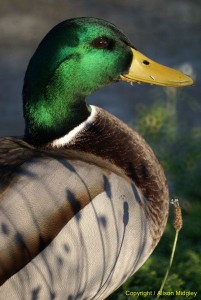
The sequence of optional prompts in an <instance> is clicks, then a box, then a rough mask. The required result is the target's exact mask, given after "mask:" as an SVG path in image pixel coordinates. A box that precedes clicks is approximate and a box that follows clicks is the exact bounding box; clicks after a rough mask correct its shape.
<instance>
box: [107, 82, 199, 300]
mask: <svg viewBox="0 0 201 300" xmlns="http://www.w3.org/2000/svg"><path fill="white" fill-rule="evenodd" d="M157 91H158V89H157ZM153 98H154V103H153V104H152V106H151V107H146V106H141V107H139V111H138V117H137V120H136V121H135V122H134V123H133V127H134V128H135V130H136V131H138V132H139V133H140V134H141V135H142V136H143V137H144V138H145V139H146V140H147V142H148V143H149V144H150V145H151V147H152V149H153V150H154V152H155V153H156V155H157V156H158V158H159V159H160V161H161V163H162V165H163V167H164V170H165V173H166V176H167V178H168V181H169V187H170V194H171V197H172V198H175V197H177V198H179V201H180V205H181V207H182V211H183V223H184V225H183V228H182V230H181V232H180V235H179V239H178V245H177V248H176V254H175V258H174V261H173V266H172V269H171V270H170V274H169V277H168V279H167V282H166V284H165V287H164V291H165V292H174V295H172V296H170V295H168V296H167V295H165V296H161V297H160V298H159V299H175V300H176V299H177V300H178V299H186V297H185V296H177V295H176V291H189V290H190V291H193V292H198V294H197V296H196V299H201V247H200V238H201V233H200V228H201V218H200V216H201V203H200V202H199V199H200V198H201V127H191V128H189V129H188V130H185V132H184V131H183V130H182V127H181V125H180V122H179V120H178V114H177V105H178V101H182V100H183V99H184V98H185V99H186V95H185V94H183V92H182V90H179V91H178V90H176V89H175V88H171V89H170V88H169V89H164V90H163V91H162V93H161V92H160V93H159V94H158V92H156V90H154V94H153ZM159 99H160V101H159ZM161 99H163V100H161ZM196 102H197V101H196V99H191V103H193V105H194V106H196ZM170 208H171V207H170ZM172 221H173V213H172V210H171V209H170V218H169V221H168V224H167V227H166V230H165V232H164V235H163V237H162V239H161V241H160V243H159V245H158V247H157V248H156V250H155V251H154V253H153V254H152V255H151V257H150V258H149V259H148V261H147V262H146V263H145V264H144V265H143V266H142V268H141V269H140V270H139V271H138V272H137V273H136V274H134V276H133V277H131V278H129V280H128V281H127V282H126V283H125V284H124V285H123V286H121V287H120V288H119V289H118V290H117V291H116V292H115V293H114V294H113V295H111V296H110V297H109V298H108V299H109V300H124V299H125V300H131V299H136V298H138V299H144V298H145V296H139V297H133V296H127V295H126V291H128V290H129V291H133V292H136V291H144V292H146V291H155V292H156V293H157V291H158V290H159V288H160V286H161V283H162V280H163V277H164V274H165V272H166V269H167V266H168V262H169V258H170V254H171V249H172V245H173V240H174V235H175V231H174V228H173V226H172ZM178 297H179V298H178ZM146 298H147V299H156V294H155V295H152V296H147V297H146ZM187 299H195V298H194V297H193V296H189V297H188V298H187Z"/></svg>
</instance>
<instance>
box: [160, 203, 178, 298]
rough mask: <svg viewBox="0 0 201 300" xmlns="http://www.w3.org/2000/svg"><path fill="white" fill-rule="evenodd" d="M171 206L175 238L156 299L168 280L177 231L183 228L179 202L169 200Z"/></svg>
mask: <svg viewBox="0 0 201 300" xmlns="http://www.w3.org/2000/svg"><path fill="white" fill-rule="evenodd" d="M171 204H173V205H174V223H173V224H174V229H175V231H176V232H175V238H174V243H173V247H172V253H171V257H170V261H169V264H168V267H167V271H166V273H165V276H164V279H163V281H162V284H161V287H160V289H159V291H158V293H157V298H159V297H160V296H161V295H162V292H163V289H164V286H165V283H166V280H167V278H168V275H169V272H170V269H171V266H172V262H173V258H174V254H175V250H176V246H177V240H178V236H179V231H180V230H181V228H182V226H183V221H182V212H181V207H180V206H179V200H178V199H173V200H171Z"/></svg>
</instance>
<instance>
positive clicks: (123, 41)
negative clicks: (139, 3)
mask: <svg viewBox="0 0 201 300" xmlns="http://www.w3.org/2000/svg"><path fill="white" fill-rule="evenodd" d="M117 80H125V81H128V82H131V81H132V82H136V81H140V82H147V83H151V84H156V85H164V86H174V87H177V86H185V85H191V84H192V83H193V81H192V79H191V78H189V77H188V76H186V75H184V74H182V73H181V72H178V71H175V70H173V69H170V68H167V67H165V66H162V65H160V64H158V63H156V62H154V61H153V60H151V59H149V58H148V57H145V56H144V55H143V54H141V53H140V52H139V51H137V50H136V49H135V48H134V47H132V46H131V44H130V42H129V41H128V39H127V38H126V37H125V35H124V34H122V33H121V32H120V31H119V30H118V29H117V28H116V27H115V26H114V25H113V24H111V23H109V22H107V21H104V20H100V19H95V18H77V19H71V20H67V21H64V22H62V23H60V24H59V25H57V26H56V27H54V28H53V29H52V30H51V31H50V32H49V33H48V34H47V36H46V37H45V38H44V39H43V40H42V42H41V43H40V45H39V46H38V48H37V50H36V52H35V53H34V55H33V57H32V58H31V60H30V63H29V66H28V68H27V72H26V75H25V80H24V88H23V100H24V117H25V124H26V127H25V139H26V140H27V141H28V142H30V143H32V144H34V145H39V146H40V145H43V144H46V143H47V142H50V141H53V140H54V139H57V138H59V137H61V136H63V135H65V134H66V133H68V132H69V131H70V130H72V129H73V128H74V127H76V126H77V125H79V124H80V123H81V122H83V121H84V120H86V119H87V117H88V116H89V114H90V107H89V106H87V104H86V102H85V98H86V96H88V95H90V94H91V93H92V92H94V91H95V90H97V89H100V88H102V87H104V86H106V85H108V84H110V83H112V82H113V81H117Z"/></svg>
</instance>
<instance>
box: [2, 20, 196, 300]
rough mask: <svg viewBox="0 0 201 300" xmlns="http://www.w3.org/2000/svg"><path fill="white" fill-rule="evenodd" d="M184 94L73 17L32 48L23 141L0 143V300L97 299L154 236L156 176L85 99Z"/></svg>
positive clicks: (145, 149) (123, 128) (112, 121)
mask: <svg viewBox="0 0 201 300" xmlns="http://www.w3.org/2000/svg"><path fill="white" fill-rule="evenodd" d="M117 81H126V82H145V83H150V84H156V85H164V86H174V87H177V86H178V87H179V86H186V85H191V84H192V79H191V78H189V77H188V76H186V75H184V74H182V73H180V72H178V71H176V70H173V69H170V68H167V67H165V66H162V65H160V64H157V63H156V62H154V61H152V60H150V59H149V58H147V57H146V56H144V55H143V54H141V53H140V52H139V51H138V50H137V49H136V48H135V47H134V46H133V45H132V44H131V42H130V41H129V40H128V38H127V37H126V36H125V35H124V34H123V33H122V32H121V31H119V30H118V29H117V28H116V27H115V26H114V25H113V24H111V23H109V22H107V21H104V20H101V19H96V18H75V19H70V20H67V21H64V22H62V23H60V24H58V25H57V26H55V27H54V28H53V29H52V30H51V31H50V32H49V33H48V34H47V35H46V36H45V38H44V39H43V40H42V42H41V43H40V44H39V46H38V48H37V50H36V51H35V53H34V55H33V56H32V58H31V60H30V62H29V65H28V68H27V71H26V74H25V79H24V87H23V109H24V118H25V133H24V136H23V138H15V137H3V138H1V139H0V220H1V221H0V222H1V223H0V228H1V230H0V283H1V287H0V299H1V300H5V299H25V300H26V299H41V300H44V299H62V300H63V299H68V300H70V299H82V300H84V299H89V300H91V299H105V298H106V297H107V296H108V295H110V294H111V293H112V292H113V291H114V290H115V289H117V288H118V287H119V286H120V285H121V284H122V283H123V282H124V281H126V279H127V278H129V277H130V276H131V275H133V274H134V273H135V272H136V271H137V270H138V269H139V268H140V267H141V266H142V265H143V263H144V262H145V261H146V260H147V258H148V257H149V256H150V254H151V253H152V251H153V250H154V248H155V247H156V245H157V243H158V241H159V240H160V238H161V235H162V234H163V231H164V228H165V225H166V221H167V217H168V207H169V195H168V188H167V183H166V178H165V175H164V172H163V169H162V167H161V165H160V163H159V161H158V160H157V158H156V156H155V155H154V153H153V151H152V150H151V148H150V147H149V145H148V144H147V143H146V142H145V141H144V139H143V138H142V137H141V136H140V135H139V134H138V133H137V132H135V131H134V130H133V129H131V128H129V127H128V126H127V125H126V124H124V123H123V122H122V121H120V120H119V119H117V118H116V117H114V116H113V115H111V114H110V113H108V112H107V111H105V110H103V109H101V108H99V107H96V106H92V105H88V104H87V103H86V102H85V99H86V97H87V96H88V95H90V94H91V93H92V92H94V91H95V90H98V89H101V88H102V87H104V86H106V85H109V84H110V83H112V82H117Z"/></svg>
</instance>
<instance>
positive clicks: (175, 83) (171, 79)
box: [120, 48, 193, 87]
mask: <svg viewBox="0 0 201 300" xmlns="http://www.w3.org/2000/svg"><path fill="white" fill-rule="evenodd" d="M131 50H132V52H133V60H132V63H131V66H130V69H129V71H128V73H125V74H122V75H121V76H120V79H121V80H123V81H127V82H145V83H149V84H156V85H162V86H171V87H182V86H186V85H192V84H193V80H192V79H191V78H190V77H189V76H187V75H185V74H183V73H181V72H179V71H176V70H174V69H171V68H168V67H166V66H163V65H160V64H158V63H157V62H155V61H153V60H151V59H149V58H148V57H146V56H144V55H143V54H141V53H140V52H139V51H137V50H135V49H133V48H131Z"/></svg>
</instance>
